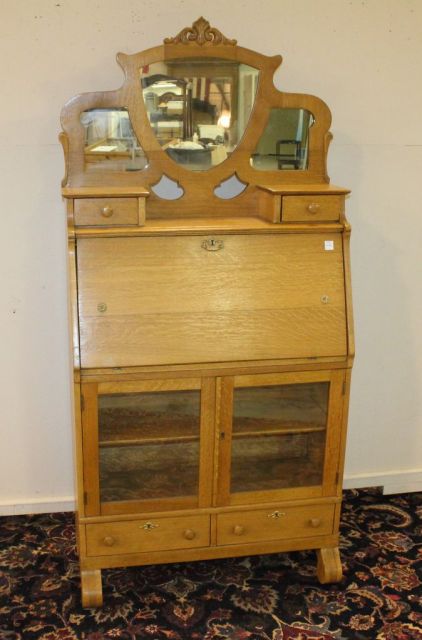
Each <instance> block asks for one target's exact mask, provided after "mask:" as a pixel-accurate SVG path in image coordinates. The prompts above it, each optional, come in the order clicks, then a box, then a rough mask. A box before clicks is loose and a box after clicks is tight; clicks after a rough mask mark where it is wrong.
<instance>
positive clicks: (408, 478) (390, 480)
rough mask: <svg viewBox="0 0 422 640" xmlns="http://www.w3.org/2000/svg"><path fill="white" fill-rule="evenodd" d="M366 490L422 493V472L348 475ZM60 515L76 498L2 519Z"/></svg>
mask: <svg viewBox="0 0 422 640" xmlns="http://www.w3.org/2000/svg"><path fill="white" fill-rule="evenodd" d="M365 487H383V493H384V494H385V495H389V494H392V493H408V492H409V493H410V492H413V491H422V469H412V470H410V471H390V472H387V473H367V474H357V475H346V476H345V478H344V482H343V488H344V489H363V488H365ZM58 511H75V499H74V498H73V496H62V497H54V498H48V497H46V498H42V499H39V498H36V499H31V498H27V499H26V500H24V501H21V502H16V501H14V502H12V501H7V502H2V503H0V516H18V515H24V514H31V513H55V512H58Z"/></svg>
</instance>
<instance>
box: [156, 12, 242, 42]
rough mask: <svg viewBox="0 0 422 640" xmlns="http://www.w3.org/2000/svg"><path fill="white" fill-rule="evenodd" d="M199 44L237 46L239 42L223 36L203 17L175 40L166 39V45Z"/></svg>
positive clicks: (182, 31)
mask: <svg viewBox="0 0 422 640" xmlns="http://www.w3.org/2000/svg"><path fill="white" fill-rule="evenodd" d="M191 43H195V44H199V45H200V46H202V45H216V44H230V45H233V46H235V45H236V43H237V40H230V39H229V38H226V36H223V34H222V33H221V31H219V30H218V29H215V28H214V27H211V26H210V23H209V22H208V20H205V18H203V17H202V16H201V17H200V18H198V20H196V22H194V23H193V24H192V26H191V27H186V28H185V29H182V30H181V31H180V33H178V34H177V36H175V37H174V38H165V39H164V44H191Z"/></svg>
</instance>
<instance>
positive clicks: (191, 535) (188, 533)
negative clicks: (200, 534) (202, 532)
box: [183, 529, 196, 540]
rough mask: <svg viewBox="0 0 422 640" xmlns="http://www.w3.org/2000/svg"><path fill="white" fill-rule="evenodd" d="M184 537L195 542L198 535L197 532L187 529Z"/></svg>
mask: <svg viewBox="0 0 422 640" xmlns="http://www.w3.org/2000/svg"><path fill="white" fill-rule="evenodd" d="M183 536H184V537H185V538H186V540H193V539H194V538H195V537H196V533H195V531H193V529H186V530H185V531H184V532H183Z"/></svg>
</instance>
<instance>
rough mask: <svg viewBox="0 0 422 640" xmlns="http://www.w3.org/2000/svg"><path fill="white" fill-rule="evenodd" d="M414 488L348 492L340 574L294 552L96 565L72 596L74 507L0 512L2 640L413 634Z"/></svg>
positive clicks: (420, 558) (257, 639)
mask: <svg viewBox="0 0 422 640" xmlns="http://www.w3.org/2000/svg"><path fill="white" fill-rule="evenodd" d="M421 520H422V494H421V493H419V494H417V493H412V494H403V495H397V496H383V495H382V494H381V493H380V492H379V491H378V490H376V489H370V490H364V491H348V492H346V494H345V503H344V508H343V516H342V528H341V531H342V544H341V548H342V558H343V567H344V574H345V575H344V578H343V580H342V582H341V583H340V584H338V585H326V586H321V585H319V583H318V582H317V580H316V577H315V564H316V563H315V554H314V553H313V552H306V553H305V552H300V553H298V552H295V553H288V554H274V555H267V556H255V557H247V558H237V559H229V560H212V561H208V562H198V563H189V564H173V565H156V566H151V567H138V568H129V569H113V570H106V571H103V586H104V603H105V604H104V607H103V608H102V609H98V610H95V609H88V610H84V609H82V608H81V604H80V594H79V570H78V563H77V558H76V554H75V546H74V545H75V531H74V525H73V514H71V513H56V514H48V515H35V516H14V517H4V518H1V519H0V540H1V547H0V639H1V640H21V639H23V640H35V639H37V640H38V639H43V640H75V639H83V640H102V639H103V638H104V639H108V638H121V639H125V640H126V639H127V640H135V639H137V638H146V639H148V640H184V639H196V640H213V639H223V638H225V639H232V640H328V639H329V638H336V639H338V640H340V639H349V638H350V639H353V640H366V639H368V640H416V639H418V640H421V639H422V588H421V582H422V566H421V565H422V544H421V543H422V525H421Z"/></svg>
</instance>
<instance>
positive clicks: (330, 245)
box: [324, 240, 334, 251]
mask: <svg viewBox="0 0 422 640" xmlns="http://www.w3.org/2000/svg"><path fill="white" fill-rule="evenodd" d="M324 249H325V250H326V251H334V240H324Z"/></svg>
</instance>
